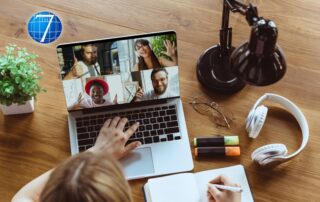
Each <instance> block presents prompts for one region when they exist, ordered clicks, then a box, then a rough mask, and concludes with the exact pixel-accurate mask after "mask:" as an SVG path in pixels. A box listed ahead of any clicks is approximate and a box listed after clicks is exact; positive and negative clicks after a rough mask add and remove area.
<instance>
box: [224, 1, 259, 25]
mask: <svg viewBox="0 0 320 202" xmlns="http://www.w3.org/2000/svg"><path fill="white" fill-rule="evenodd" d="M225 2H226V4H227V5H228V7H229V9H230V11H231V12H233V13H240V14H242V15H244V16H246V20H247V22H248V24H249V25H250V26H252V25H253V24H254V23H255V22H257V21H258V20H259V19H260V17H259V15H258V9H257V7H256V6H253V5H252V4H251V3H249V5H245V4H243V3H241V2H239V1H237V0H225Z"/></svg>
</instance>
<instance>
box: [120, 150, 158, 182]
mask: <svg viewBox="0 0 320 202" xmlns="http://www.w3.org/2000/svg"><path fill="white" fill-rule="evenodd" d="M120 162H121V164H122V166H123V168H124V174H125V176H126V177H127V178H128V177H134V176H141V175H146V174H152V173H154V166H153V160H152V152H151V148H150V147H144V148H138V149H135V150H134V151H132V152H131V153H130V154H129V155H128V156H126V157H124V158H123V159H121V161H120Z"/></svg>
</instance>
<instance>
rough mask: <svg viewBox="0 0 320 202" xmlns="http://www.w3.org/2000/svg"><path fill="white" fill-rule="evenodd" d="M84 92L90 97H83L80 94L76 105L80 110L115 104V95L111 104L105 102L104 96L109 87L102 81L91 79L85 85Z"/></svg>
mask: <svg viewBox="0 0 320 202" xmlns="http://www.w3.org/2000/svg"><path fill="white" fill-rule="evenodd" d="M85 91H86V93H87V94H88V95H89V96H90V97H85V98H84V97H83V96H82V94H81V93H80V95H79V98H78V102H77V104H76V105H78V106H80V107H82V108H91V107H100V106H106V105H111V104H117V95H116V96H115V97H114V99H113V103H112V102H110V101H108V100H105V99H104V98H103V96H105V95H106V94H107V93H108V92H109V86H108V84H107V82H106V81H105V80H103V79H91V80H89V81H88V82H87V83H86V85H85Z"/></svg>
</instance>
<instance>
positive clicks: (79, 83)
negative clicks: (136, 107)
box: [57, 31, 180, 110]
mask: <svg viewBox="0 0 320 202" xmlns="http://www.w3.org/2000/svg"><path fill="white" fill-rule="evenodd" d="M176 45H177V39H176V34H175V33H174V32H171V31H170V32H163V33H157V34H147V35H140V36H131V37H123V38H116V39H104V40H95V41H86V42H83V43H72V44H63V45H59V46H58V47H57V53H58V60H59V65H60V67H61V72H60V74H61V78H62V81H63V88H64V94H65V97H66V103H67V108H68V110H79V109H84V108H94V107H100V106H108V105H118V104H125V103H132V102H140V101H145V100H154V99H163V98H169V97H177V96H180V92H179V72H178V54H177V46H176ZM151 74H152V77H151Z"/></svg>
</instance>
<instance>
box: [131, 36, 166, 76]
mask: <svg viewBox="0 0 320 202" xmlns="http://www.w3.org/2000/svg"><path fill="white" fill-rule="evenodd" d="M138 44H142V45H143V46H148V47H149V48H150V45H149V41H148V40H145V39H138V40H136V42H135V43H134V48H135V49H136V50H137V45H138ZM150 50H151V48H150ZM138 60H139V61H138V68H139V71H140V70H145V69H148V67H147V65H146V63H145V62H144V59H143V57H141V56H138ZM151 62H152V65H153V68H160V67H161V65H160V62H159V60H158V58H157V56H156V55H155V54H154V52H153V51H152V50H151Z"/></svg>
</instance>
